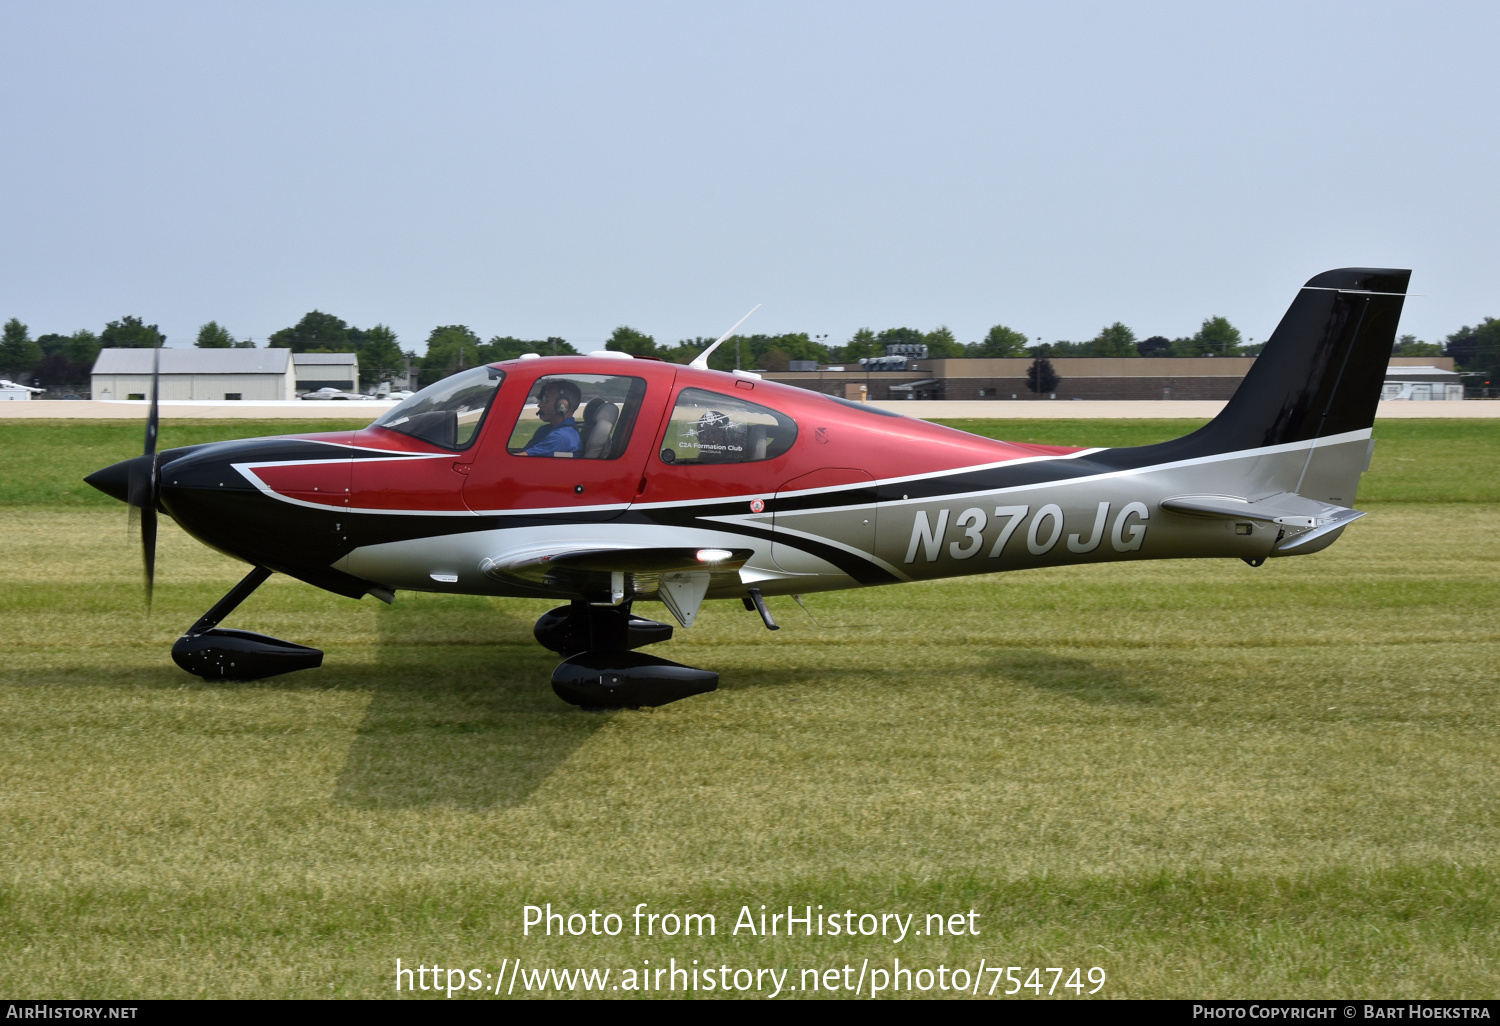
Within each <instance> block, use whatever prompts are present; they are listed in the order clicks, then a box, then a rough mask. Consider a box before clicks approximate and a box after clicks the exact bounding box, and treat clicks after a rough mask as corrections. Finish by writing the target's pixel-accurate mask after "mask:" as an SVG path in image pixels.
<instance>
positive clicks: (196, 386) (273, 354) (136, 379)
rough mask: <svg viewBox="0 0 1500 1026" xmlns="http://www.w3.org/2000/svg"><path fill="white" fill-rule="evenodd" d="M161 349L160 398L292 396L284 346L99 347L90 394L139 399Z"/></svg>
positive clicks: (289, 363) (288, 354)
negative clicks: (202, 347) (226, 347)
mask: <svg viewBox="0 0 1500 1026" xmlns="http://www.w3.org/2000/svg"><path fill="white" fill-rule="evenodd" d="M155 352H160V353H161V398H163V399H192V400H198V401H202V400H206V399H218V400H224V399H246V400H257V399H258V400H265V399H295V398H297V393H296V378H295V376H294V373H293V366H292V351H291V350H290V349H160V350H152V349H101V350H100V351H99V359H98V360H96V361H94V372H93V380H92V384H93V396H94V398H95V399H145V398H147V397H148V395H149V394H150V391H151V358H152V354H153V353H155Z"/></svg>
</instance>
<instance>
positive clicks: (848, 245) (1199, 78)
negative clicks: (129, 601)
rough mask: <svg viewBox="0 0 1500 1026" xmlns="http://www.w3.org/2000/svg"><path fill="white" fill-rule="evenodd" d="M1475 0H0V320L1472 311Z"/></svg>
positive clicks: (1036, 326)
mask: <svg viewBox="0 0 1500 1026" xmlns="http://www.w3.org/2000/svg"><path fill="white" fill-rule="evenodd" d="M1497 38H1500V4H1494V3H1481V2H1474V3H1467V4H1449V5H1443V4H1433V3H1424V4H1382V3H1374V2H1368V0H1364V2H1360V3H1348V4H1308V3H1305V2H1299V3H1289V4H1268V3H1258V4H1235V5H1231V4H1222V3H1183V4H1162V3H1143V2H1139V0H1137V2H1135V3H1130V4H1124V3H1110V4H1066V3H1056V2H1051V3H1040V2H1038V3H1034V4H1026V5H1020V4H1011V5H1007V4H1000V3H972V4H969V3H960V4H941V3H932V2H924V3H921V4H917V3H909V4H881V3H868V2H866V3H850V4H839V3H810V2H806V0H803V2H796V3H787V4H777V3H769V2H766V0H756V2H754V3H749V4H732V3H727V2H711V3H703V2H698V3H683V4H655V3H643V2H629V3H624V2H612V3H562V2H547V3H542V2H536V3H531V4H522V5H505V4H499V3H476V4H444V3H434V2H431V0H429V2H424V3H421V4H417V3H404V4H377V3H358V4H344V3H333V2H317V3H307V2H298V3H292V4H278V3H271V2H267V0H256V2H254V3H246V4H235V3H223V2H218V3H182V4H175V3H154V4H153V3H128V4H125V3H110V4H73V3H61V2H55V0H48V2H35V3H25V2H15V0H13V2H9V3H6V4H4V5H3V6H0V44H3V52H4V54H5V56H4V59H3V61H0V145H3V147H4V152H3V158H0V218H3V220H0V226H3V236H0V318H4V317H11V316H15V317H19V318H21V319H22V320H23V321H25V322H26V323H27V324H29V325H30V326H31V329H32V333H33V335H36V334H40V333H42V332H49V331H62V332H67V331H72V330H74V329H77V328H80V327H87V328H91V329H93V330H95V331H97V330H99V329H100V328H101V327H102V326H103V324H104V322H105V321H107V320H112V319H116V318H118V317H120V316H121V315H123V314H136V315H139V316H141V317H143V318H145V319H146V321H147V322H148V323H152V322H154V323H158V324H160V325H161V328H162V330H163V331H165V332H166V334H167V335H168V337H169V340H170V342H171V344H176V345H186V344H190V343H191V341H192V339H193V337H194V336H195V334H196V331H197V328H198V326H199V325H200V324H202V323H203V322H205V321H207V320H209V319H211V318H212V319H217V320H218V321H219V322H220V323H222V324H224V325H226V326H227V327H228V328H229V329H230V330H231V331H232V332H234V333H235V334H236V335H238V336H240V337H244V336H247V335H248V336H252V337H254V338H257V339H264V337H265V336H266V335H267V334H269V333H270V332H272V331H274V330H276V329H278V328H282V327H286V326H287V325H290V324H292V323H294V322H295V321H296V320H297V319H298V318H299V317H301V315H302V314H303V313H304V312H306V311H308V310H311V309H313V308H317V309H320V310H324V311H327V312H331V313H334V314H337V315H338V316H340V317H343V318H344V319H345V320H347V321H349V322H350V323H352V324H356V325H359V326H361V327H366V326H370V325H372V324H375V323H377V322H382V323H386V324H389V325H391V326H392V327H393V328H394V329H395V330H396V331H397V333H398V334H399V336H400V338H401V340H402V343H403V345H406V346H411V347H415V348H418V349H421V348H422V345H423V342H424V340H425V339H426V336H427V333H428V331H429V330H430V329H431V328H432V327H433V326H434V325H438V324H454V323H458V324H467V325H469V326H471V327H472V328H474V329H475V330H476V331H477V332H479V333H480V334H481V335H482V336H484V337H486V338H487V337H489V336H492V335H496V334H504V335H515V336H519V337H522V338H541V337H545V336H547V335H561V336H564V337H566V338H568V339H570V340H573V341H575V343H579V344H581V345H582V347H584V348H589V347H590V343H592V342H596V341H600V340H603V339H604V338H605V337H607V336H608V334H609V332H610V331H611V330H612V329H613V328H614V327H615V326H616V325H619V324H629V325H631V326H633V327H636V328H638V329H640V330H642V331H645V332H648V333H651V334H653V335H655V336H656V337H657V339H658V340H659V341H675V340H676V339H678V338H682V337H686V336H694V335H717V334H719V333H720V332H722V331H724V330H725V329H727V328H728V327H729V325H731V324H733V323H734V322H735V321H736V320H737V319H738V318H739V317H740V316H741V315H742V314H743V313H744V312H745V311H746V310H748V309H749V308H750V307H751V306H753V305H754V304H756V303H763V304H764V306H763V307H762V309H761V311H760V312H759V313H758V314H757V315H756V316H755V317H754V318H753V319H752V320H751V321H750V322H749V323H748V324H747V325H746V328H745V330H746V331H747V332H756V331H760V332H780V331H807V332H810V333H813V334H821V333H825V332H826V333H828V334H829V335H830V336H832V337H831V339H830V341H831V342H840V341H842V340H843V339H845V338H847V337H848V336H849V335H850V334H851V333H852V332H853V331H854V330H855V329H857V328H859V327H862V326H869V327H873V328H875V329H877V330H879V329H881V328H885V327H891V326H897V325H906V326H911V327H915V328H920V329H923V330H930V329H931V328H933V327H935V326H937V325H939V324H947V325H949V326H950V327H951V328H952V329H953V330H954V332H955V334H956V335H957V337H958V338H959V340H960V341H964V342H967V341H973V340H975V339H977V338H979V337H981V336H982V335H983V334H984V332H985V330H986V329H987V328H988V327H989V326H990V325H992V324H995V323H1004V324H1007V325H1010V326H1011V327H1013V328H1015V329H1017V330H1020V331H1023V332H1025V333H1026V334H1028V335H1030V336H1033V337H1034V336H1043V337H1045V338H1046V339H1048V340H1049V341H1050V340H1054V339H1073V340H1078V339H1086V338H1089V337H1092V336H1093V335H1094V334H1095V333H1096V332H1097V331H1098V329H1099V328H1100V327H1101V326H1102V325H1104V324H1107V323H1109V322H1112V321H1115V320H1122V321H1124V322H1125V323H1126V324H1128V325H1129V326H1130V327H1131V328H1133V329H1134V330H1135V332H1136V334H1137V335H1139V336H1141V337H1145V336H1148V335H1154V334H1163V335H1168V336H1177V335H1186V334H1191V333H1192V332H1193V331H1194V330H1196V328H1197V326H1198V324H1199V322H1200V321H1201V320H1202V319H1203V318H1204V317H1207V316H1209V315H1214V314H1222V315H1224V316H1227V317H1229V318H1230V319H1231V320H1232V321H1233V322H1234V323H1235V324H1236V325H1238V326H1239V327H1240V328H1241V330H1242V331H1243V332H1244V333H1245V335H1246V336H1248V337H1254V338H1257V339H1263V338H1264V337H1265V336H1266V335H1267V334H1268V333H1269V332H1270V330H1271V329H1272V328H1273V327H1274V326H1275V323H1276V321H1277V319H1278V318H1279V317H1280V315H1281V313H1282V312H1283V310H1284V309H1285V307H1286V305H1287V303H1288V302H1289V301H1290V300H1291V298H1292V295H1293V294H1294V292H1295V290H1296V288H1297V286H1298V285H1300V284H1301V283H1302V282H1303V281H1305V280H1306V279H1307V278H1309V277H1311V276H1312V275H1313V274H1315V273H1317V272H1319V271H1322V270H1325V269H1328V268H1332V267H1340V266H1348V265H1364V266H1385V267H1410V268H1413V269H1414V271H1415V274H1414V275H1413V279H1412V290H1413V292H1416V293H1421V294H1422V298H1414V299H1411V300H1408V302H1407V306H1406V314H1405V317H1404V319H1403V322H1402V330H1403V331H1409V332H1412V333H1415V334H1417V335H1418V336H1419V337H1421V338H1424V339H1437V338H1440V337H1441V336H1442V335H1446V334H1447V333H1449V332H1451V331H1453V330H1455V329H1457V328H1458V327H1459V326H1460V325H1462V324H1471V323H1474V322H1476V321H1478V320H1479V319H1481V318H1482V317H1484V316H1486V315H1489V316H1500V287H1497V286H1500V244H1497V239H1500V233H1497V230H1496V229H1497V227H1500V225H1497V203H1496V193H1497V183H1500V172H1497V159H1496V157H1497V147H1500V133H1497V131H1496V127H1497V124H1500V105H1497V99H1500V75H1496V73H1495V61H1494V46H1495V41H1496V39H1497Z"/></svg>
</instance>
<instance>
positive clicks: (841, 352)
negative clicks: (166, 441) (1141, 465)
mask: <svg viewBox="0 0 1500 1026" xmlns="http://www.w3.org/2000/svg"><path fill="white" fill-rule="evenodd" d="M165 341H166V336H165V335H163V334H162V332H161V331H160V329H159V328H158V327H157V325H155V324H146V323H144V321H143V320H142V319H141V318H139V317H135V316H126V317H122V318H120V319H119V320H117V321H110V322H109V323H108V324H106V325H105V326H104V328H103V330H102V331H100V332H98V333H97V334H96V333H95V332H93V331H90V330H88V329H80V330H78V331H75V332H73V333H72V334H69V335H61V334H45V335H40V336H37V337H36V338H35V339H33V338H32V337H31V333H30V329H29V328H28V327H27V326H26V325H25V324H23V323H22V322H21V321H20V320H19V319H18V318H15V317H12V318H11V319H10V320H9V321H7V322H6V323H5V327H4V333H3V338H0V374H5V375H6V376H8V377H11V378H13V379H15V380H17V381H24V382H28V383H34V384H38V385H40V386H42V387H45V388H49V389H53V390H59V389H69V388H78V389H84V388H87V387H88V385H89V372H90V371H91V369H92V368H93V364H94V360H95V359H96V358H97V357H98V355H99V350H100V349H102V348H107V347H117V348H152V347H155V346H159V345H162V344H163V343H165ZM713 341H714V339H713V338H712V337H703V336H700V337H696V338H685V339H679V340H678V341H676V342H674V343H661V342H657V340H656V339H655V337H653V336H651V335H648V334H646V333H644V332H641V331H638V330H636V329H635V328H631V327H629V326H626V325H621V326H620V327H618V328H616V329H615V330H614V332H613V333H612V334H611V335H610V337H609V338H608V339H607V340H606V341H605V343H604V346H603V348H605V349H610V350H614V351H617V352H625V353H630V354H631V355H632V356H646V357H653V358H656V359H660V360H667V361H670V362H673V363H688V362H689V361H691V360H693V359H694V358H695V357H696V356H697V355H698V354H699V353H701V352H703V350H704V349H706V348H707V347H708V346H709V345H711V344H712V343H713ZM265 344H266V345H267V346H268V347H270V348H282V349H290V350H291V351H292V352H294V353H355V354H357V355H358V357H359V368H360V383H361V385H362V386H364V387H366V388H369V387H372V386H374V385H376V384H378V383H380V382H382V381H404V380H405V377H406V373H407V367H408V365H409V364H414V365H415V366H416V368H417V371H418V380H419V382H420V383H421V384H422V385H428V384H431V383H432V382H434V381H437V380H439V379H440V378H444V377H447V376H448V375H449V374H452V373H454V372H456V371H459V370H462V369H464V368H466V367H474V366H478V365H480V364H484V363H494V362H497V361H499V360H510V359H514V358H516V357H518V356H520V355H521V354H522V353H540V354H542V355H544V356H553V355H556V356H566V355H572V354H576V353H578V352H579V350H578V349H577V348H575V347H574V346H573V345H572V344H571V343H569V342H568V341H567V340H566V339H563V338H560V337H556V336H552V337H548V338H545V339H521V338H515V337H513V336H509V335H496V336H494V337H492V338H490V339H489V340H488V341H486V340H484V339H482V338H480V336H479V335H478V334H477V333H476V332H475V331H474V330H473V329H471V328H470V327H468V326H467V325H463V324H445V325H439V326H438V327H436V328H433V329H432V331H430V332H429V333H428V335H427V340H426V346H425V351H424V353H423V354H422V355H421V356H418V355H417V353H416V351H415V350H414V349H403V348H402V347H401V342H400V339H399V338H397V336H396V333H395V332H394V331H393V330H391V328H389V327H388V326H386V325H384V324H376V325H374V326H373V327H369V328H358V327H355V326H353V325H351V324H349V323H348V322H346V321H344V320H343V319H342V318H340V317H336V316H334V315H333V314H329V313H324V312H322V311H320V310H312V311H309V312H308V313H307V314H305V315H304V316H303V317H302V319H301V320H299V321H298V322H297V323H296V324H294V325H292V326H290V327H287V328H282V329H281V330H279V331H275V332H272V333H271V335H270V336H269V337H268V338H267V339H266V341H265ZM899 344H906V345H912V344H917V345H925V346H926V347H927V352H928V357H929V358H930V359H948V358H954V357H1030V358H1032V359H1033V360H1048V359H1056V358H1064V357H1089V356H1094V357H1138V358H1151V357H1167V356H1191V357H1202V356H1255V355H1258V354H1259V353H1260V351H1261V349H1262V348H1263V347H1264V345H1265V343H1264V342H1259V343H1256V342H1253V341H1251V342H1247V341H1246V340H1245V339H1244V338H1243V337H1242V336H1241V333H1240V330H1239V329H1238V328H1236V327H1235V326H1234V325H1233V324H1231V323H1230V322H1229V320H1228V319H1227V318H1224V317H1218V316H1215V317H1208V318H1205V319H1204V320H1203V323H1202V325H1201V326H1200V327H1199V329H1198V331H1197V332H1195V333H1194V334H1192V335H1189V336H1185V337H1181V338H1167V337H1166V336H1163V335H1152V336H1150V337H1148V338H1144V339H1142V338H1137V336H1136V334H1135V332H1134V331H1132V330H1131V329H1130V328H1129V327H1127V326H1126V325H1125V324H1123V323H1121V322H1119V321H1116V322H1115V323H1113V324H1110V325H1108V326H1106V327H1104V328H1101V329H1100V330H1099V333H1098V334H1097V335H1095V336H1094V337H1093V338H1091V339H1089V340H1087V341H1083V342H1072V341H1067V340H1059V341H1055V342H1042V341H1041V340H1040V339H1035V340H1033V339H1032V338H1030V337H1029V336H1027V335H1025V334H1023V333H1022V332H1019V331H1016V330H1015V329H1013V328H1010V327H1008V326H1007V325H1004V324H996V325H994V326H993V327H992V328H990V329H989V331H988V332H986V333H985V336H984V338H983V339H980V340H979V341H975V342H969V343H962V342H959V341H958V340H957V338H955V337H954V334H953V332H952V331H951V330H950V329H949V328H948V327H947V326H946V325H939V326H938V327H936V328H934V329H932V330H931V331H921V330H919V329H916V328H906V327H901V328H887V329H885V330H884V331H880V332H876V331H873V330H872V329H869V328H861V329H860V330H859V331H856V332H855V333H854V334H853V335H852V336H851V337H850V338H849V339H848V340H846V341H845V342H843V343H842V344H835V343H830V342H829V341H828V336H827V335H812V334H809V333H807V332H791V333H786V334H779V335H767V334H756V335H740V336H736V337H734V338H732V339H730V340H729V341H727V342H725V343H724V345H722V346H720V347H719V348H718V349H717V350H716V351H715V352H714V354H713V355H712V356H711V357H710V358H709V366H711V367H714V368H715V369H718V370H732V369H734V368H736V367H742V368H745V369H747V370H767V371H784V370H786V369H787V368H788V366H789V365H790V363H791V361H793V360H812V361H816V362H817V363H819V364H820V365H825V366H826V365H829V364H834V365H838V364H843V365H845V366H849V365H857V364H858V362H859V361H860V360H861V359H866V358H870V357H877V356H884V355H885V353H886V347H887V346H891V345H899ZM194 345H196V346H198V347H200V348H203V349H245V348H254V347H255V345H256V343H255V342H254V341H252V340H250V339H240V338H236V337H235V336H234V335H233V334H232V333H231V332H230V331H229V330H228V329H227V328H225V327H224V326H222V325H220V324H219V323H218V322H217V321H209V322H208V323H207V324H204V325H203V326H202V327H200V328H199V329H198V335H197V338H196V340H195V341H194ZM585 348H586V349H592V348H595V347H594V346H586V347H585ZM1395 355H1397V356H1442V355H1447V356H1451V357H1453V358H1454V361H1455V363H1456V365H1457V366H1458V368H1459V369H1460V370H1462V371H1471V372H1478V374H1480V375H1482V377H1483V379H1484V380H1483V383H1484V384H1489V382H1490V381H1500V320H1497V319H1496V318H1493V317H1486V318H1484V320H1483V321H1481V322H1480V323H1479V324H1477V325H1474V326H1472V327H1470V326H1468V325H1465V326H1464V327H1462V328H1460V329H1459V330H1458V331H1456V332H1454V333H1452V334H1450V335H1448V336H1447V338H1446V339H1445V340H1444V341H1443V342H1424V341H1421V340H1420V339H1418V338H1416V337H1415V336H1413V335H1402V336H1401V338H1400V340H1399V341H1397V343H1396V348H1395ZM1044 390H1045V388H1044Z"/></svg>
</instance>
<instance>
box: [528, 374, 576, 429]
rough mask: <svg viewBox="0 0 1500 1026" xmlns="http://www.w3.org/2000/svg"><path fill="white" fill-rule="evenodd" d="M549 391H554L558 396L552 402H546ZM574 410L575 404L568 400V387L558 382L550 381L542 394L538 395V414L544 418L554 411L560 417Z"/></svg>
mask: <svg viewBox="0 0 1500 1026" xmlns="http://www.w3.org/2000/svg"><path fill="white" fill-rule="evenodd" d="M548 392H552V393H554V394H555V395H556V396H557V398H556V399H554V400H553V401H552V402H551V403H548V402H546V395H547V393H548ZM572 412H573V404H572V403H571V402H570V401H569V400H568V396H567V389H566V388H564V387H563V386H562V385H560V384H557V383H556V382H549V383H548V384H547V385H546V386H545V387H544V388H543V389H542V394H541V395H540V396H538V397H537V410H536V415H537V416H538V417H540V418H541V419H542V420H546V419H547V418H548V417H550V416H551V415H553V414H554V413H555V414H557V415H558V416H559V417H566V416H567V415H568V414H570V413H572Z"/></svg>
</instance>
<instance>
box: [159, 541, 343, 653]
mask: <svg viewBox="0 0 1500 1026" xmlns="http://www.w3.org/2000/svg"><path fill="white" fill-rule="evenodd" d="M270 576H271V571H269V570H267V569H266V568H265V567H263V566H258V567H256V568H255V569H254V570H251V571H250V572H249V573H248V574H246V575H245V577H244V579H243V580H242V581H240V583H239V584H236V585H235V586H234V587H233V588H231V589H230V590H229V594H227V595H225V596H224V597H223V598H221V599H220V600H219V601H218V602H216V603H214V605H213V608H212V609H210V610H209V611H208V612H206V613H204V614H203V615H202V616H201V617H199V618H198V622H197V623H195V624H193V625H192V626H191V627H189V628H188V629H187V632H186V633H185V634H183V636H182V637H180V638H178V639H177V642H176V644H174V645H173V646H172V661H173V662H174V663H176V664H177V665H178V666H180V667H182V668H183V669H184V670H186V671H187V672H188V673H191V674H193V675H194V676H196V677H202V678H203V679H204V680H207V681H214V680H260V679H262V678H264V677H275V676H277V675H279V674H283V673H291V672H293V671H295V670H311V669H313V668H315V667H318V666H322V665H323V653H322V652H321V651H319V650H318V649H316V648H308V647H307V646H305V645H298V644H295V643H293V642H290V641H283V640H281V639H280V638H273V637H271V636H270V635H267V634H256V633H254V632H252V631H241V630H234V629H232V628H224V627H220V626H219V623H220V622H221V621H222V620H223V619H224V618H225V617H226V616H228V615H229V614H230V613H232V612H234V610H235V609H236V607H238V606H239V604H240V603H241V602H243V601H245V599H247V598H249V597H250V594H251V593H252V592H253V591H255V589H256V588H259V587H260V586H261V585H262V584H264V583H265V582H266V579H267V578H268V577H270Z"/></svg>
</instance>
